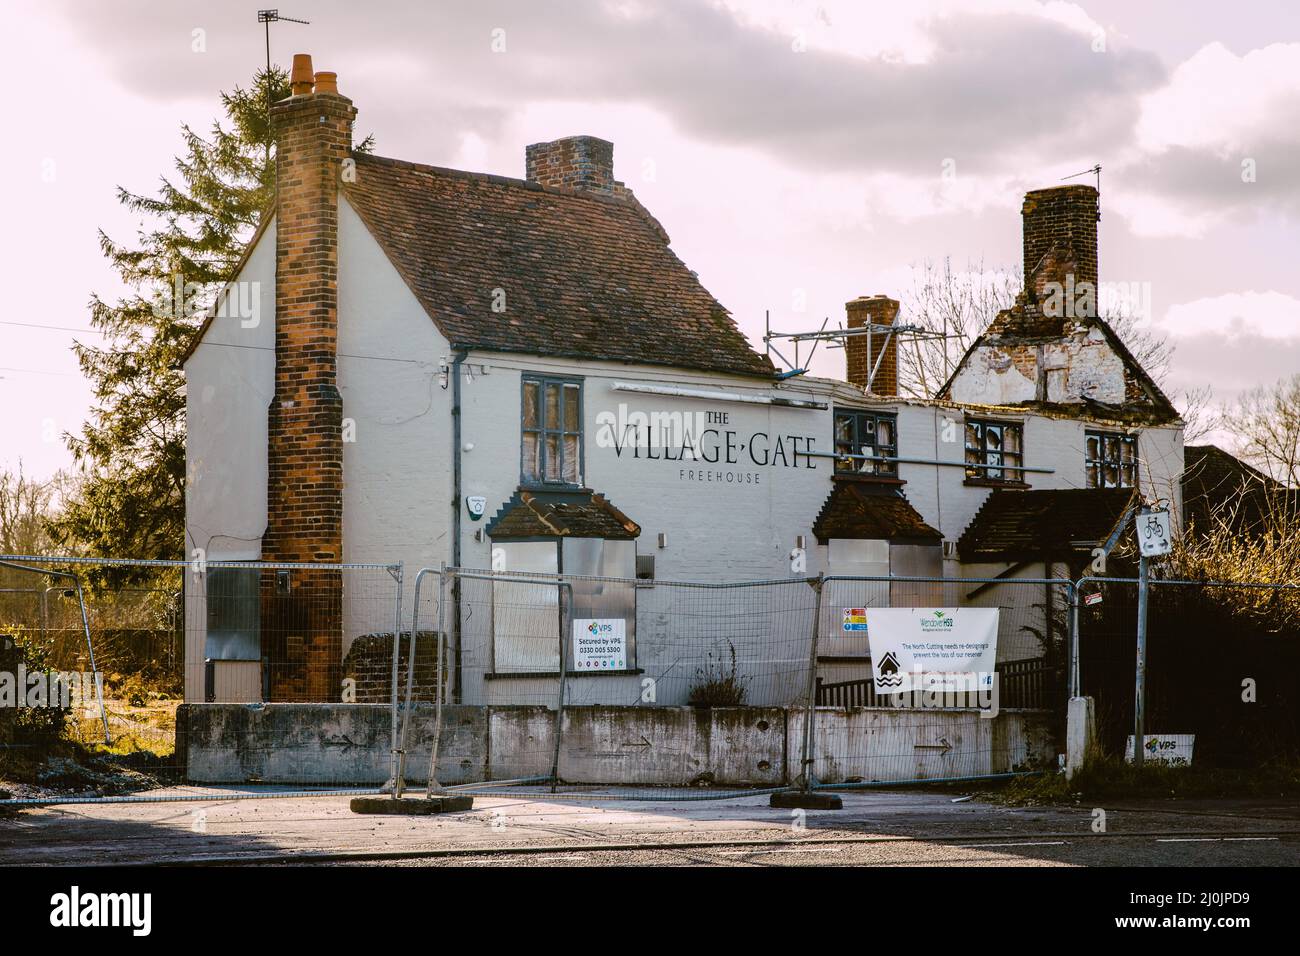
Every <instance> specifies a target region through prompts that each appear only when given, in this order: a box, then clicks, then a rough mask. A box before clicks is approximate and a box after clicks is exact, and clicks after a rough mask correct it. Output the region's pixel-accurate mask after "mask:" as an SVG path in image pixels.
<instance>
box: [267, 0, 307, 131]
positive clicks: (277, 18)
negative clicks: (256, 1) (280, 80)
mask: <svg viewBox="0 0 1300 956" xmlns="http://www.w3.org/2000/svg"><path fill="white" fill-rule="evenodd" d="M257 22H258V23H261V24H264V25H265V27H266V77H267V84H266V121H267V123H268V124H269V123H270V121H271V96H272V93H271V24H272V23H280V22H284V23H301V24H304V25H306V24H310V23H311V21H310V20H298V19H296V18H294V17H285V16H281V15H280V11H279V10H258V11H257ZM266 155H267V156H268V157H269V156H270V155H271V147H270V146H269V145H268V146H267V147H266Z"/></svg>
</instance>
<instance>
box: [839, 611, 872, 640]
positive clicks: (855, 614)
mask: <svg viewBox="0 0 1300 956" xmlns="http://www.w3.org/2000/svg"><path fill="white" fill-rule="evenodd" d="M843 627H844V631H845V633H849V632H851V631H861V632H862V633H864V634H865V633H866V630H867V609H866V608H865V607H846V608H844V625H843Z"/></svg>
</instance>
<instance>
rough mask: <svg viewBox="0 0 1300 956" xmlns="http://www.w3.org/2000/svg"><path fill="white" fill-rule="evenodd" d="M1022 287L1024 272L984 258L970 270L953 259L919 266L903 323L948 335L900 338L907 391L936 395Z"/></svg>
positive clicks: (901, 374) (905, 302) (907, 295)
mask: <svg viewBox="0 0 1300 956" xmlns="http://www.w3.org/2000/svg"><path fill="white" fill-rule="evenodd" d="M1020 285H1021V282H1020V275H1019V273H1018V272H1004V271H998V270H989V269H985V267H984V263H983V262H982V261H981V262H977V263H967V265H966V269H965V271H954V270H953V267H952V260H950V259H947V258H945V259H944V260H943V262H941V263H939V262H935V261H933V260H930V259H927V260H926V261H925V262H922V263H921V264H919V265H914V266H913V267H912V288H911V289H909V290H908V291H907V292H905V293H904V294H903V302H902V309H901V310H900V311H901V314H902V316H903V317H902V318H901V319H900V321H901V322H906V323H907V324H909V325H919V326H922V327H923V328H925V329H927V330H929V331H931V332H939V333H942V334H946V335H947V336H948V338H946V339H916V340H914V341H911V342H906V341H904V342H900V344H899V354H898V379H899V382H898V385H899V389H900V390H901V391H902V392H903V394H904V395H910V396H912V397H913V398H931V397H933V396H934V394H935V393H936V392H937V391H938V390H939V389H940V388H941V387H942V386H943V383H944V382H946V381H947V380H948V376H950V375H951V374H952V370H953V369H954V368H955V367H956V365H957V363H958V362H960V361H961V358H962V356H963V355H965V354H966V350H967V349H968V348H970V346H971V343H972V342H974V341H975V339H976V338H977V337H978V336H979V335H980V333H981V332H983V331H984V330H985V329H986V328H988V326H989V323H990V322H992V321H993V320H994V319H995V318H996V317H997V314H998V313H999V312H1001V311H1002V310H1003V309H1008V308H1010V307H1011V304H1012V303H1013V302H1015V300H1016V293H1018V292H1019V291H1020Z"/></svg>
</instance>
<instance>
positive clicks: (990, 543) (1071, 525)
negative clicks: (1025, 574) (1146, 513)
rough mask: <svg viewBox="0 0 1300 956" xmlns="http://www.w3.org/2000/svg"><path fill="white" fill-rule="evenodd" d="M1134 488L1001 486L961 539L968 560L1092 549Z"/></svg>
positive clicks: (1060, 554) (1107, 532)
mask: <svg viewBox="0 0 1300 956" xmlns="http://www.w3.org/2000/svg"><path fill="white" fill-rule="evenodd" d="M1133 494H1134V491H1133V489H1131V488H1039V489H1030V490H1027V491H1013V490H1006V489H998V490H996V491H994V492H993V493H992V494H990V495H989V496H988V498H987V499H985V501H984V505H983V507H981V508H980V510H979V512H978V513H976V515H975V519H974V520H973V521H972V522H971V523H970V525H969V526H968V527H967V528H966V530H965V532H963V533H962V536H961V537H960V538H959V539H958V541H957V552H958V554H959V555H960V556H961V560H963V561H1027V560H1041V559H1043V558H1045V557H1051V558H1056V557H1065V556H1067V555H1070V554H1076V553H1079V552H1084V553H1087V552H1090V551H1091V550H1092V549H1093V548H1094V547H1096V546H1097V545H1098V544H1100V543H1103V542H1105V540H1106V539H1107V538H1109V537H1110V533H1111V532H1112V531H1113V530H1114V529H1115V525H1116V523H1117V522H1118V521H1119V519H1120V518H1121V517H1122V516H1123V514H1124V511H1125V509H1126V508H1127V507H1128V503H1129V501H1130V500H1131V499H1132V497H1133Z"/></svg>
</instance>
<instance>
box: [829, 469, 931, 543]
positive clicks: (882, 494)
mask: <svg viewBox="0 0 1300 956" xmlns="http://www.w3.org/2000/svg"><path fill="white" fill-rule="evenodd" d="M813 534H815V535H816V536H817V540H818V541H819V542H822V543H825V542H827V541H829V540H830V539H831V538H850V539H863V538H872V539H884V540H888V541H897V542H905V543H909V544H931V543H932V544H938V543H939V542H940V541H942V540H943V535H942V534H940V533H939V532H938V531H936V530H935V529H934V528H932V527H930V526H929V525H928V524H926V523H925V519H924V518H922V517H921V515H920V514H919V513H917V510H916V509H915V508H913V507H912V505H911V502H909V501H908V500H907V499H906V498H904V497H903V496H902V494H901V493H899V492H897V491H895V490H894V489H892V488H877V487H875V486H872V485H869V484H866V483H864V482H860V481H851V480H837V481H835V482H834V484H833V487H832V488H831V493H830V495H829V496H827V498H826V502H825V503H824V504H823V505H822V510H821V512H820V513H819V514H818V515H817V520H816V521H814V522H813Z"/></svg>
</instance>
